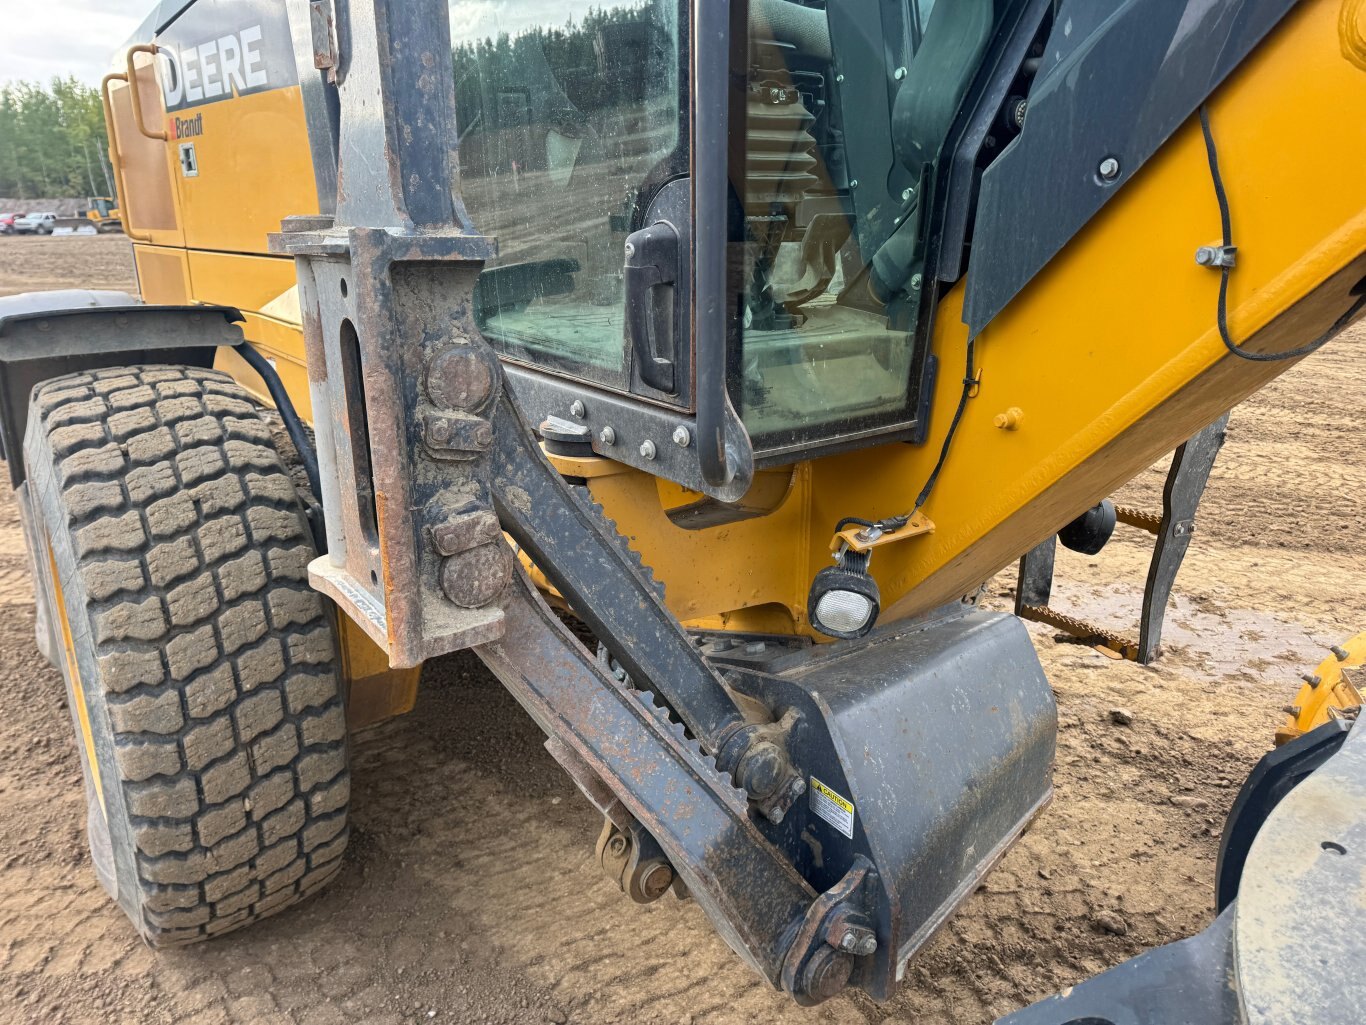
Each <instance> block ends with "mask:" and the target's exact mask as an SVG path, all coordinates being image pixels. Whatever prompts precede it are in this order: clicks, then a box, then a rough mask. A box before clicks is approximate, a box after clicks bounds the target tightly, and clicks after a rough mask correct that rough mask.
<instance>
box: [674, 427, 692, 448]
mask: <svg viewBox="0 0 1366 1025" xmlns="http://www.w3.org/2000/svg"><path fill="white" fill-rule="evenodd" d="M691 442H692V434H691V433H689V431H688V429H687V428H686V427H684V426H683V425H682V424H679V425H678V426H677V427H675V428H674V444H675V445H677V446H679V447H680V448H687V447H688V445H689V444H690V443H691Z"/></svg>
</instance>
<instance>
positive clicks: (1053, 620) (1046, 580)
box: [1015, 413, 1229, 666]
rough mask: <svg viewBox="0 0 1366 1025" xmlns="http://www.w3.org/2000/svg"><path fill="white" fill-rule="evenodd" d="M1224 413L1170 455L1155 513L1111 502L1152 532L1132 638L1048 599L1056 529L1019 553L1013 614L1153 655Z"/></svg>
mask: <svg viewBox="0 0 1366 1025" xmlns="http://www.w3.org/2000/svg"><path fill="white" fill-rule="evenodd" d="M1228 418H1229V414H1227V413H1225V414H1224V415H1223V416H1221V417H1220V418H1219V419H1218V420H1216V421H1214V423H1212V424H1210V425H1209V426H1208V427H1206V428H1205V429H1204V430H1202V431H1200V432H1198V433H1197V434H1195V435H1194V436H1193V437H1192V438H1191V439H1190V440H1189V441H1187V442H1186V443H1185V444H1184V445H1182V446H1181V447H1180V448H1178V449H1177V450H1176V452H1175V453H1174V454H1173V455H1172V463H1171V468H1170V469H1169V470H1168V471H1167V483H1166V486H1165V487H1164V488H1163V490H1162V513H1161V515H1157V514H1155V513H1150V512H1145V511H1144V510H1141V509H1134V508H1132V507H1130V506H1116V507H1115V513H1116V516H1117V517H1118V519H1119V522H1120V523H1124V524H1126V525H1128V526H1130V527H1136V528H1137V529H1139V530H1145V531H1147V532H1148V533H1150V534H1154V535H1156V537H1157V543H1156V544H1155V545H1154V546H1153V557H1152V561H1151V562H1150V563H1149V565H1148V578H1147V581H1146V582H1145V584H1144V586H1143V612H1142V615H1141V618H1140V620H1139V632H1138V639H1137V640H1135V639H1133V638H1132V637H1125V636H1122V635H1119V634H1116V633H1114V632H1113V631H1111V630H1107V629H1106V628H1104V627H1101V626H1097V625H1095V624H1093V623H1088V622H1087V621H1086V620H1084V619H1078V618H1077V617H1075V616H1069V615H1066V614H1065V613H1062V612H1059V611H1057V610H1056V609H1054V608H1052V607H1051V606H1050V605H1049V604H1048V603H1049V599H1050V598H1051V597H1052V592H1053V561H1054V557H1055V553H1056V550H1057V537H1056V535H1050V536H1049V538H1048V539H1047V540H1046V541H1044V542H1042V543H1041V544H1039V545H1038V546H1037V547H1035V548H1034V549H1032V550H1031V551H1029V552H1027V553H1025V555H1024V557H1023V558H1022V559H1020V574H1019V578H1018V581H1017V584H1016V588H1015V615H1017V616H1019V617H1020V618H1021V619H1032V620H1034V621H1035V622H1039V623H1047V624H1048V625H1049V626H1052V627H1054V628H1056V629H1058V630H1062V631H1063V632H1064V633H1068V634H1071V635H1072V636H1073V637H1076V638H1079V639H1081V640H1085V641H1088V642H1091V643H1094V644H1100V645H1103V646H1104V647H1106V648H1109V649H1110V650H1111V651H1114V652H1116V653H1117V654H1119V655H1121V656H1122V657H1124V658H1126V659H1128V660H1129V661H1131V662H1137V663H1138V664H1139V665H1145V666H1146V665H1148V664H1149V663H1151V662H1152V661H1153V660H1154V659H1155V658H1157V656H1158V654H1159V652H1160V650H1161V644H1162V625H1163V621H1164V620H1165V618H1166V614H1167V602H1168V600H1169V599H1170V598H1171V594H1172V586H1173V584H1175V582H1176V574H1177V572H1178V571H1179V570H1180V569H1181V563H1182V562H1183V561H1184V560H1185V558H1186V551H1187V549H1189V548H1190V543H1191V537H1192V536H1193V535H1194V533H1195V513H1196V510H1197V509H1199V507H1200V499H1201V497H1202V496H1203V495H1204V493H1205V485H1206V484H1208V483H1209V475H1210V471H1211V470H1213V468H1214V460H1215V457H1216V456H1218V454H1219V449H1220V448H1222V447H1223V444H1224V437H1225V435H1226V433H1227V429H1228Z"/></svg>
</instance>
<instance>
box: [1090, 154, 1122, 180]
mask: <svg viewBox="0 0 1366 1025" xmlns="http://www.w3.org/2000/svg"><path fill="white" fill-rule="evenodd" d="M1096 174H1098V175H1100V180H1101V181H1103V182H1112V181H1114V180H1115V179H1116V178H1118V177H1119V161H1118V160H1116V159H1115V158H1114V157H1106V158H1105V159H1104V160H1102V161H1101V162H1100V166H1099V167H1098V168H1096Z"/></svg>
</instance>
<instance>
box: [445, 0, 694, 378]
mask: <svg viewBox="0 0 1366 1025" xmlns="http://www.w3.org/2000/svg"><path fill="white" fill-rule="evenodd" d="M450 11H451V39H452V45H453V47H454V54H453V59H454V71H455V94H456V108H457V124H458V128H459V132H460V143H459V145H460V165H461V190H462V193H463V197H464V200H465V203H466V206H467V209H468V210H469V213H470V216H471V217H472V219H473V221H474V224H475V227H476V228H477V229H478V230H479V231H480V232H481V233H483V234H485V235H493V236H497V239H498V257H497V259H496V260H494V261H492V262H491V263H490V264H489V266H488V269H486V270H485V272H484V274H483V275H482V276H481V278H480V282H479V286H478V289H477V291H476V293H475V303H476V316H477V319H478V321H479V324H480V327H481V329H482V330H483V332H484V334H485V336H486V337H487V338H488V339H489V340H490V341H491V342H492V343H493V344H494V346H495V347H496V348H498V349H499V350H500V351H501V352H502V353H503V354H504V355H505V356H509V357H512V358H514V359H522V360H525V361H527V362H531V363H534V364H537V365H539V366H541V367H544V368H547V369H550V370H558V371H562V372H564V373H570V374H573V375H574V376H575V377H584V378H587V379H589V380H593V381H596V382H598V383H600V384H604V385H607V386H608V387H613V388H617V389H621V390H627V388H628V386H629V381H628V373H627V369H628V368H627V366H626V356H625V347H624V346H623V344H622V338H623V328H624V323H625V312H624V304H623V291H624V290H623V285H622V249H623V245H624V242H625V238H626V236H627V234H628V233H629V232H630V231H631V230H632V227H633V224H632V222H633V220H638V219H639V216H640V212H641V211H643V210H644V208H645V206H646V205H647V204H648V202H649V199H650V197H651V196H652V195H653V194H654V192H656V191H657V190H658V188H659V187H660V186H661V185H662V184H663V183H664V182H665V181H667V180H668V179H669V178H670V177H674V176H676V175H679V174H684V173H686V172H687V166H688V162H687V146H686V137H687V136H686V131H685V128H684V125H683V119H682V116H681V114H680V103H679V98H680V96H681V95H683V88H682V85H681V74H682V68H681V65H682V62H683V61H682V54H683V52H684V48H683V39H682V35H681V33H682V29H681V27H680V19H679V9H678V6H677V2H676V0H652V2H641V3H624V4H619V5H617V6H609V5H608V4H604V3H602V2H601V0H564V2H560V3H555V4H542V3H528V2H526V0H452V3H451V6H450Z"/></svg>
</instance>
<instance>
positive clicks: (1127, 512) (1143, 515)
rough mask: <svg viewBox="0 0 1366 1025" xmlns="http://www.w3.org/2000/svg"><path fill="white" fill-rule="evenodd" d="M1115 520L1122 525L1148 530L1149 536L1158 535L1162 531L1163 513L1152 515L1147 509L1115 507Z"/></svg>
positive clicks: (1129, 506) (1125, 506)
mask: <svg viewBox="0 0 1366 1025" xmlns="http://www.w3.org/2000/svg"><path fill="white" fill-rule="evenodd" d="M1115 518H1116V519H1117V520H1119V522H1120V523H1125V524H1128V525H1129V526H1130V527H1137V528H1138V529H1139V530H1146V531H1147V532H1148V533H1149V534H1156V533H1157V532H1158V531H1159V530H1161V529H1162V514H1161V513H1151V512H1148V511H1147V510H1146V509H1135V508H1134V507H1133V506H1131V505H1117V506H1115Z"/></svg>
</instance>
